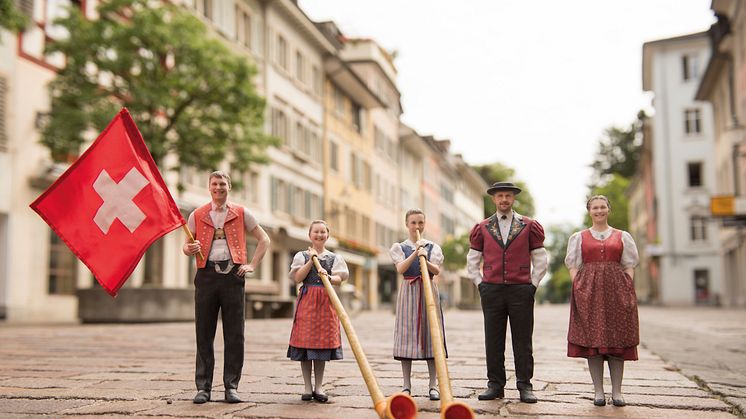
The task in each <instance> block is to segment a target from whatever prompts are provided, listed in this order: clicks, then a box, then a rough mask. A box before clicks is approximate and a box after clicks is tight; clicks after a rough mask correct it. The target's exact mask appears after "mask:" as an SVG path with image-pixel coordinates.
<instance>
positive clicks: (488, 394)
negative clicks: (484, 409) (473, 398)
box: [477, 387, 505, 400]
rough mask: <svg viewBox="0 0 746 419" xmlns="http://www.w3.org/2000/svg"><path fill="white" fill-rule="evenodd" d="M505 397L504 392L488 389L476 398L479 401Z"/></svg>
mask: <svg viewBox="0 0 746 419" xmlns="http://www.w3.org/2000/svg"><path fill="white" fill-rule="evenodd" d="M504 397H505V390H503V389H499V390H498V389H496V388H492V387H488V388H487V391H485V392H484V393H482V394H480V395H479V396H478V397H477V398H478V399H479V400H495V399H502V398H504Z"/></svg>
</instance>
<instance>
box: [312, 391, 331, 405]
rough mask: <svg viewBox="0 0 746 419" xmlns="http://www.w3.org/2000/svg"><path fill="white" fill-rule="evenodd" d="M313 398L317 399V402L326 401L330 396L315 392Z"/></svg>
mask: <svg viewBox="0 0 746 419" xmlns="http://www.w3.org/2000/svg"><path fill="white" fill-rule="evenodd" d="M313 398H314V399H316V401H317V402H321V403H326V401H327V400H329V396H327V395H326V394H324V393H317V392H315V391H314V392H313Z"/></svg>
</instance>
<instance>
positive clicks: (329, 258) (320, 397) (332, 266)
mask: <svg viewBox="0 0 746 419" xmlns="http://www.w3.org/2000/svg"><path fill="white" fill-rule="evenodd" d="M308 238H309V239H310V240H311V246H310V247H309V248H308V250H307V251H302V252H298V253H296V254H295V257H294V258H293V263H292V265H291V266H290V279H292V280H293V281H295V282H296V283H301V282H302V283H303V286H302V287H301V288H300V291H299V292H298V301H297V303H296V309H295V318H294V319H293V330H292V332H291V333H290V345H289V346H288V353H287V356H288V358H290V359H292V360H293V361H300V368H301V371H302V372H303V382H304V384H305V390H304V392H303V394H302V395H301V400H304V401H310V400H317V401H319V402H326V401H327V400H328V399H329V397H328V396H327V395H326V394H325V393H324V391H323V390H322V388H321V386H322V384H323V382H324V367H325V366H326V361H331V360H337V359H342V341H341V337H340V333H339V317H337V313H336V311H334V307H332V304H331V301H330V300H329V295H327V293H326V290H325V289H324V284H323V283H322V282H321V278H320V277H319V272H318V271H316V267H315V266H314V264H313V260H312V256H316V257H318V259H319V264H321V269H322V271H323V273H324V274H328V278H329V282H331V283H332V285H339V284H341V283H342V281H344V280H346V279H347V278H348V277H349V271H348V269H347V264H346V263H345V261H344V259H342V258H341V257H340V256H339V255H336V254H334V253H332V252H330V251H328V250H326V248H325V247H324V245H325V244H326V241H327V239H329V227H328V226H327V224H326V222H325V221H321V220H316V221H313V222H312V223H311V227H310V228H309V229H308ZM312 365H313V370H314V373H315V378H316V380H315V383H314V384H315V386H312V385H311V366H312Z"/></svg>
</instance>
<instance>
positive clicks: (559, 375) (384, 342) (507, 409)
mask: <svg viewBox="0 0 746 419" xmlns="http://www.w3.org/2000/svg"><path fill="white" fill-rule="evenodd" d="M536 317H537V318H536V327H535V332H534V347H535V354H534V356H535V359H536V367H535V377H534V386H535V389H536V390H537V391H536V394H537V396H538V397H539V399H540V402H539V403H537V404H534V405H529V404H524V403H520V402H519V401H518V392H517V391H516V390H515V389H514V388H515V381H514V379H515V378H514V376H513V368H512V358H511V357H510V356H511V351H510V350H508V354H507V355H508V358H509V359H508V363H507V367H508V369H509V374H510V376H509V382H508V388H507V389H506V399H504V400H498V401H479V400H477V398H476V395H477V394H478V393H480V392H481V391H482V390H483V388H484V386H485V384H486V379H485V377H486V370H485V364H484V340H483V330H482V316H481V312H477V311H471V312H459V311H450V312H448V313H447V314H446V334H447V338H448V352H449V354H450V358H449V367H450V372H451V377H452V384H453V389H454V394H455V396H456V397H457V398H458V399H460V400H463V401H465V402H466V403H467V404H469V405H470V406H472V408H473V409H474V410H475V412H476V413H477V414H478V416H479V417H491V416H500V417H557V416H560V417H562V416H564V417H638V418H697V419H709V418H726V417H731V418H732V417H734V416H733V415H732V414H731V413H730V412H731V409H732V408H731V407H730V406H729V405H728V404H726V403H724V402H723V401H721V400H719V399H717V398H715V397H713V396H712V395H711V394H710V393H708V392H706V391H704V390H702V389H700V388H699V387H698V385H697V384H696V383H695V382H693V381H691V380H689V379H688V378H686V377H685V376H684V375H682V374H681V373H680V372H678V371H677V370H676V369H675V368H674V367H672V366H670V365H668V364H666V363H665V362H664V361H663V360H662V359H661V358H660V357H658V356H657V355H654V354H653V353H652V352H650V351H649V350H647V349H645V348H644V347H641V348H640V361H638V362H630V363H628V364H627V369H626V372H625V385H626V386H625V391H626V399H627V402H628V403H629V405H628V406H627V407H624V408H617V407H612V406H606V407H595V406H593V405H592V402H591V399H592V386H591V384H590V377H589V375H588V372H587V368H586V363H585V361H584V360H579V359H570V358H567V357H566V356H565V349H566V339H565V336H566V333H567V317H568V307H567V306H537V310H536ZM353 324H354V326H355V328H356V331H357V333H358V335H359V337H360V340H361V342H362V344H363V346H364V348H365V350H366V353H367V354H368V358H369V360H370V362H371V364H372V366H373V369H374V371H375V372H376V374H377V378H378V382H379V384H380V385H381V388H382V390H383V392H384V394H386V395H389V394H392V393H393V392H395V391H398V390H399V389H400V388H401V372H400V367H399V364H398V362H396V361H394V360H393V359H392V358H391V356H390V353H391V344H392V333H393V332H392V330H393V324H394V317H393V315H392V314H391V313H389V312H372V313H371V312H364V313H362V314H361V315H359V316H358V317H356V318H354V319H353ZM290 325H291V320H289V319H281V320H254V321H248V322H247V324H246V337H247V346H246V355H247V356H246V358H247V359H246V364H245V366H244V376H243V379H242V381H241V385H240V388H239V393H240V394H241V395H242V396H243V397H244V398H245V400H247V402H246V403H241V404H227V403H223V402H222V386H219V385H216V388H215V389H214V392H213V398H214V399H215V400H218V401H217V402H210V403H207V404H205V405H194V404H193V403H192V402H191V398H192V397H193V396H194V393H195V389H194V383H193V373H194V326H193V325H192V324H191V323H170V324H140V325H84V326H78V325H66V326H59V325H56V326H21V325H0V342H2V343H1V344H0V417H2V418H14V417H29V416H32V417H44V416H46V417H68V416H74V417H76V418H77V417H86V416H91V417H92V416H97V415H106V416H111V417H116V416H139V417H153V416H164V417H165V416H170V417H218V416H220V417H237V418H249V417H256V418H270V417H271V418H278V417H279V418H375V417H376V415H375V412H374V410H373V409H372V402H371V400H370V397H369V395H368V393H367V391H366V388H365V385H364V383H363V380H362V378H361V377H360V373H359V371H358V368H357V364H356V363H355V361H354V358H353V355H352V351H351V350H350V349H349V347H348V346H347V344H346V340H345V347H344V354H345V359H344V360H343V361H336V362H332V363H330V364H329V365H327V368H326V378H325V390H326V392H327V394H328V395H329V396H330V402H329V403H327V404H320V403H316V402H302V401H301V400H300V394H301V392H302V390H303V380H302V378H301V374H300V367H299V365H298V363H296V362H291V361H289V360H287V358H286V357H285V352H286V350H287V341H288V336H289V333H290ZM645 331H646V329H645V328H643V341H644V340H645V338H646V336H645ZM343 334H344V333H343ZM221 340H222V339H221V338H220V332H218V338H217V339H216V341H217V342H218V343H217V344H216V354H218V359H217V361H216V364H217V365H218V366H221V365H222V356H221V352H222V345H221V344H220V343H219V342H220V341H221ZM413 370H414V379H413V389H412V392H413V396H414V397H415V400H416V401H417V404H418V406H419V409H420V415H419V417H421V418H432V419H434V418H437V417H439V414H438V411H439V402H433V401H430V400H428V399H427V397H426V394H427V368H426V365H425V363H424V362H415V364H414V368H413ZM221 377H222V371H221V370H220V368H218V370H217V371H216V375H215V378H216V380H215V383H216V384H217V383H220V382H221V381H222V380H221ZM610 390H611V386H610V385H609V384H607V392H610Z"/></svg>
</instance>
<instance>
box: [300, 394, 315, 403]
mask: <svg viewBox="0 0 746 419" xmlns="http://www.w3.org/2000/svg"><path fill="white" fill-rule="evenodd" d="M300 399H301V400H303V401H304V402H310V401H311V400H313V394H311V393H303V394H301V395H300Z"/></svg>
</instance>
